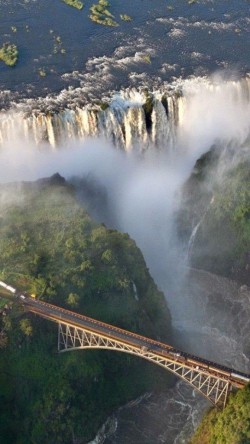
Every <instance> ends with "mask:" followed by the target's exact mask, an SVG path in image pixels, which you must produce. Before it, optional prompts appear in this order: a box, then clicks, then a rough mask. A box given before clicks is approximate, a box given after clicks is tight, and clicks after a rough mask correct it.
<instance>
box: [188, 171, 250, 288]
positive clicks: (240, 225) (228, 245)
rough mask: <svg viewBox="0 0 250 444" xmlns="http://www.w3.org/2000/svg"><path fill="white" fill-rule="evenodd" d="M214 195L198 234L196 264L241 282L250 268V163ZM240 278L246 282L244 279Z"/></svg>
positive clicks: (227, 176)
mask: <svg viewBox="0 0 250 444" xmlns="http://www.w3.org/2000/svg"><path fill="white" fill-rule="evenodd" d="M201 179H202V177H201ZM206 188H207V186H206ZM212 194H213V202H212V203H211V205H210V207H209V210H208V212H207V214H206V217H205V220H204V222H203V223H202V224H201V226H200V229H199V231H198V233H197V239H196V243H195V246H194V247H195V248H194V252H193V264H194V265H195V266H198V267H200V268H205V269H208V270H210V271H213V272H217V273H218V272H219V273H221V274H225V275H227V276H231V277H234V278H237V274H238V273H239V271H240V270H242V272H243V270H244V269H245V267H246V266H247V261H248V259H247V255H248V253H249V246H250V165H249V162H245V163H241V164H239V165H237V166H235V167H233V168H231V170H230V171H228V173H227V174H225V175H224V176H223V178H222V180H219V179H218V180H217V181H216V184H215V185H214V186H213V190H212ZM245 274H246V276H247V274H248V273H247V270H246V273H245ZM240 276H241V277H242V279H243V280H244V275H243V274H241V275H240Z"/></svg>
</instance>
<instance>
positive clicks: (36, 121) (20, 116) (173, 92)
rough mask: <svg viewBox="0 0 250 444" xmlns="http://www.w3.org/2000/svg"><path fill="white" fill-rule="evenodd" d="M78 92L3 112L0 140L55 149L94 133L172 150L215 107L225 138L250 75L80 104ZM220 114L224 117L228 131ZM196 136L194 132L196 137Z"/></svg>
mask: <svg viewBox="0 0 250 444" xmlns="http://www.w3.org/2000/svg"><path fill="white" fill-rule="evenodd" d="M81 95H82V92H81V89H77V90H73V91H72V90H68V91H63V92H62V93H61V94H60V95H58V96H57V97H47V98H45V99H37V100H28V101H26V102H23V103H18V104H13V107H12V108H11V109H9V110H8V111H6V110H3V111H1V113H0V143H1V144H5V143H6V142H7V141H9V142H12V141H13V140H16V139H17V138H20V139H21V140H23V141H30V142H32V143H33V142H35V143H36V144H37V145H39V144H41V143H43V142H48V143H49V144H50V145H51V146H52V147H53V148H55V147H57V146H61V145H64V144H69V143H72V141H75V140H79V139H80V140H84V139H86V138H89V137H93V136H94V137H103V138H106V139H107V140H108V141H111V142H112V143H113V144H114V145H115V146H116V147H120V148H123V149H124V150H126V151H128V152H129V151H131V150H138V151H140V152H142V151H145V150H147V149H148V148H149V147H151V146H152V145H154V146H155V147H156V148H157V149H160V150H163V151H164V150H168V151H171V150H173V149H176V143H177V142H178V143H184V144H185V143H186V142H187V140H186V138H187V136H190V134H191V132H192V131H194V130H195V129H196V128H194V126H197V121H198V120H199V121H200V122H203V123H204V122H205V126H206V127H207V128H208V129H209V125H210V124H211V122H214V121H215V122H216V119H217V114H216V113H217V109H216V107H219V109H220V111H223V112H222V117H221V113H220V117H219V114H218V119H217V125H218V127H220V133H222V137H225V138H226V139H227V138H228V136H229V137H230V128H229V127H228V119H234V117H235V115H236V113H237V114H238V115H239V112H242V109H243V108H245V107H246V106H247V107H249V103H250V78H249V77H246V78H244V79H241V80H238V81H228V82H221V81H218V80H216V79H214V80H212V81H211V80H207V79H205V78H197V79H192V80H186V81H177V82H175V83H173V84H170V85H168V86H166V88H165V89H162V90H161V91H155V92H152V93H151V92H148V91H147V90H145V89H142V90H133V89H128V90H125V91H122V92H120V93H117V94H114V95H113V96H112V97H110V98H108V99H105V101H104V102H99V103H94V104H89V105H87V106H83V107H81V106H80V105H79V104H80V103H81V102H82V97H81ZM223 107H224V108H223ZM223 113H224V114H227V115H228V118H227V128H226V130H227V131H225V128H224V127H225V125H224V121H223V117H225V115H224V116H223ZM233 114H234V116H233ZM244 114H245V113H244ZM234 126H235V124H234ZM242 126H243V127H244V122H243V124H242ZM203 129H204V125H203ZM228 130H229V131H228ZM241 130H242V129H241ZM213 131H214V129H213ZM226 132H229V134H226ZM200 135H201V134H200V131H198V134H197V133H196V137H197V136H198V137H200Z"/></svg>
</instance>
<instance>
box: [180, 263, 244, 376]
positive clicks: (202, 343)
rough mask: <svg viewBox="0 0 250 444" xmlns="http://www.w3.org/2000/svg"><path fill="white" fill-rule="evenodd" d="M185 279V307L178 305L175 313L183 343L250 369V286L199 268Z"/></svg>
mask: <svg viewBox="0 0 250 444" xmlns="http://www.w3.org/2000/svg"><path fill="white" fill-rule="evenodd" d="M185 282H186V283H185V286H184V285H183V289H182V290H181V295H180V294H177V300H178V302H179V304H182V308H183V310H182V311H181V312H180V310H178V308H177V309H176V310H175V314H173V324H174V327H175V328H176V330H177V332H179V333H178V336H179V338H180V339H179V341H180V342H181V345H182V346H184V347H185V349H186V348H187V349H189V350H190V351H192V352H193V353H197V354H198V355H200V356H204V357H206V358H207V359H212V360H214V361H216V362H218V363H222V364H225V365H229V366H232V367H234V368H235V369H238V370H242V371H245V372H250V344H249V331H250V303H249V302H250V289H249V288H248V287H247V286H240V285H239V284H238V283H237V282H235V281H232V280H230V279H227V278H225V277H222V276H218V275H215V274H212V273H210V272H207V271H204V270H196V269H190V270H188V272H187V275H186V280H185ZM181 300H182V302H181ZM182 313H183V314H182ZM186 333H188V334H186Z"/></svg>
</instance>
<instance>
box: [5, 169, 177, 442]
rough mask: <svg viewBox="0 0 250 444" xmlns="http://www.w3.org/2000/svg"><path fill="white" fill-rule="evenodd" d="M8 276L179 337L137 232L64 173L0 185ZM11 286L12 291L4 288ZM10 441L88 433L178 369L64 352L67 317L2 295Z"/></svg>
mask: <svg viewBox="0 0 250 444" xmlns="http://www.w3.org/2000/svg"><path fill="white" fill-rule="evenodd" d="M0 202H1V205H0V250H1V257H0V279H2V280H4V281H6V282H8V283H9V284H12V285H14V286H16V287H17V288H19V289H21V290H23V291H24V290H25V291H28V292H30V293H35V294H36V297H37V298H39V299H42V300H46V301H50V302H52V303H55V304H58V305H60V306H63V307H67V308H69V309H71V310H75V311H77V312H80V313H84V314H86V315H89V316H92V317H95V318H97V319H100V320H103V321H106V322H110V323H113V324H115V325H118V326H120V327H124V328H127V329H130V330H132V331H135V332H140V333H143V334H145V335H147V336H150V337H153V338H159V339H161V340H165V341H169V340H170V334H171V319H170V315H169V311H168V308H167V306H166V303H165V300H164V296H163V294H162V293H161V292H160V291H159V290H158V289H157V287H156V285H155V284H154V282H153V280H152V278H151V276H150V274H149V272H148V270H147V268H146V265H145V261H144V259H143V256H142V254H141V252H140V251H139V249H138V248H137V246H136V244H135V242H134V241H133V240H131V239H130V237H129V236H128V235H127V234H120V233H118V232H117V231H115V230H109V229H107V228H106V227H105V226H104V225H98V224H96V223H95V222H93V220H91V218H90V217H89V215H88V214H87V213H86V211H85V210H84V209H83V208H82V207H81V206H80V205H79V204H78V203H77V200H76V198H75V191H74V188H73V187H72V186H70V185H68V184H67V183H66V182H65V180H64V179H63V178H61V177H60V176H59V175H55V176H53V177H52V178H50V179H46V180H39V181H38V182H36V183H33V184H32V183H21V184H13V185H2V186H1V189H0ZM2 296H4V294H2ZM1 301H2V302H1V307H2V308H1V314H2V316H1V324H0V327H1V333H0V346H1V353H0V378H1V385H0V430H1V439H2V440H3V442H4V443H5V444H14V443H15V444H21V443H23V442H25V443H27V444H29V443H35V444H40V443H41V444H46V443H48V444H51V443H52V442H53V443H54V444H57V443H58V444H59V443H62V444H67V443H79V444H80V443H86V442H87V441H88V440H89V439H91V438H92V437H93V436H94V433H95V432H96V431H97V429H98V427H99V426H100V425H101V424H102V422H103V421H104V420H105V419H106V418H107V415H108V414H111V413H112V411H114V409H115V408H117V407H118V406H120V405H122V404H124V403H125V402H127V401H128V400H131V399H133V398H135V397H136V396H138V395H139V394H141V393H143V392H145V391H148V390H153V389H154V390H157V389H159V388H160V389H161V390H163V389H164V387H165V388H166V387H167V386H168V385H169V384H170V383H171V378H170V377H169V375H168V374H167V373H166V372H165V371H164V370H162V369H160V368H157V367H154V366H152V365H151V364H149V363H147V362H146V361H144V360H140V359H138V358H135V357H132V356H130V355H124V354H119V353H113V352H108V351H91V350H88V351H74V352H71V353H64V354H57V353H56V350H57V348H56V347H57V327H56V325H54V324H53V323H51V322H49V321H46V320H43V319H40V318H39V317H36V316H34V315H32V314H29V313H25V311H24V308H23V307H22V305H21V304H20V303H18V302H17V301H15V300H13V301H10V300H8V299H6V298H5V299H4V298H2V300H1Z"/></svg>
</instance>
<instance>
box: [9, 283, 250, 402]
mask: <svg viewBox="0 0 250 444" xmlns="http://www.w3.org/2000/svg"><path fill="white" fill-rule="evenodd" d="M0 286H3V287H5V288H6V289H8V290H9V291H11V292H12V293H13V294H14V295H15V296H16V297H17V298H18V299H19V301H21V302H22V304H23V306H24V307H25V309H26V310H27V311H29V312H32V313H34V314H36V315H39V316H41V317H43V318H46V319H49V320H51V321H53V322H56V323H57V324H58V351H59V352H66V351H70V350H79V349H107V350H116V351H119V352H123V353H129V354H132V355H135V356H139V357H140V358H143V359H146V360H147V361H150V362H152V363H154V364H157V365H159V366H160V367H163V368H164V369H166V370H169V371H170V372H172V373H174V374H175V375H176V376H178V377H179V378H181V379H183V380H184V381H186V382H187V383H188V384H190V385H191V386H192V387H193V388H194V389H195V390H197V391H198V392H200V393H201V394H202V395H203V396H205V397H206V398H207V399H208V400H209V401H210V402H211V403H212V404H214V405H215V406H218V407H224V406H225V404H226V401H227V397H228V394H229V392H230V391H231V390H232V389H233V388H234V387H235V388H243V387H244V386H245V385H246V384H247V383H249V382H250V375H248V374H246V373H242V372H239V371H237V370H233V369H231V368H229V367H225V366H223V365H219V364H216V363H214V362H211V361H208V360H206V359H203V358H201V357H198V356H194V355H191V354H189V353H186V352H183V351H180V350H177V349H175V348H174V347H172V346H170V345H168V344H165V343H162V342H159V341H155V340H153V339H150V338H147V337H145V336H141V335H138V334H136V333H133V332H130V331H127V330H123V329H121V328H118V327H115V326H113V325H110V324H106V323H104V322H101V321H97V320H96V319H92V318H89V317H87V316H84V315H80V314H78V313H75V312H72V311H69V310H65V309H63V308H61V307H58V306H55V305H52V304H49V303H47V302H43V301H39V300H36V299H34V298H32V297H30V296H29V295H28V294H27V293H20V292H18V291H17V290H16V289H15V288H13V287H11V286H7V284H5V283H3V282H1V281H0ZM8 287H9V288H8Z"/></svg>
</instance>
